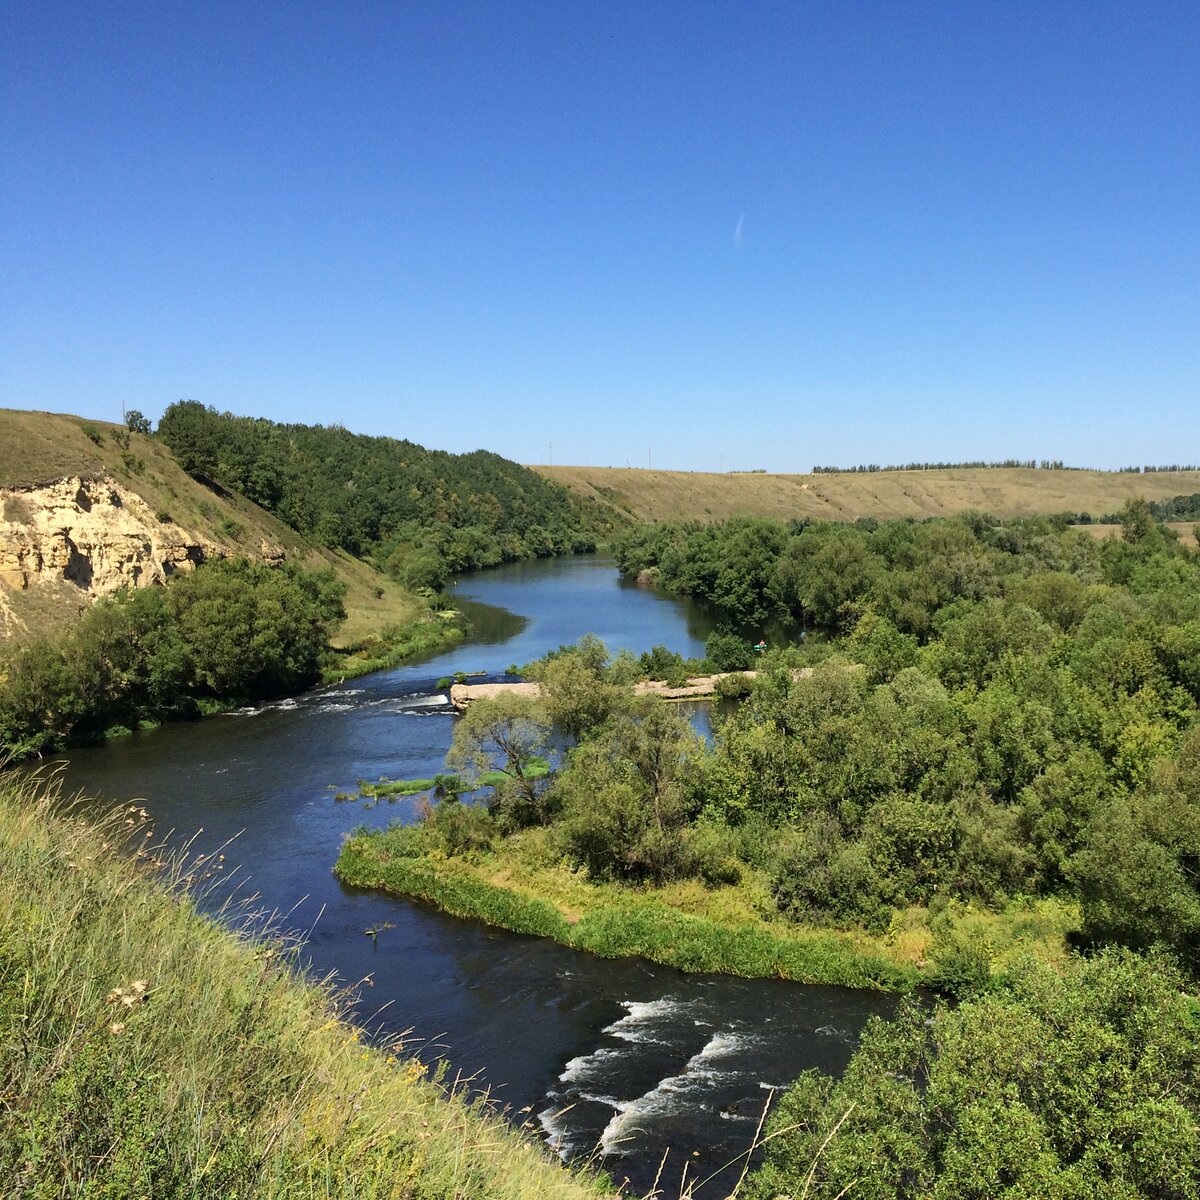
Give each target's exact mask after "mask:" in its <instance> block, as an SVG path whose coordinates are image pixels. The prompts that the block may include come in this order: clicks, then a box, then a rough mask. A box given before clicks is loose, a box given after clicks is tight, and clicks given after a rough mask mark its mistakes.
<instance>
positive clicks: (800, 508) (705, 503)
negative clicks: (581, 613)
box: [534, 466, 1200, 521]
mask: <svg viewBox="0 0 1200 1200" xmlns="http://www.w3.org/2000/svg"><path fill="white" fill-rule="evenodd" d="M534 470H536V471H539V472H540V473H541V474H542V475H544V476H545V477H546V478H547V479H552V480H554V481H555V482H556V483H561V484H563V485H564V486H566V487H568V488H570V489H571V491H572V492H574V493H575V494H576V495H577V496H580V497H581V498H585V499H591V500H595V501H597V502H599V503H601V504H605V505H608V506H609V507H610V508H611V509H612V510H613V511H614V513H616V514H618V515H620V516H623V517H626V518H632V519H634V520H638V521H689V520H698V521H721V520H724V519H725V518H727V517H734V516H762V517H778V518H781V519H785V520H786V519H791V518H794V517H813V518H819V519H823V520H829V521H855V520H857V519H858V518H859V517H875V518H876V519H877V520H881V521H882V520H889V519H893V518H903V517H913V518H916V519H918V520H921V519H924V518H925V517H944V516H949V515H951V514H952V513H957V512H962V511H963V510H964V509H969V508H970V509H980V510H982V511H985V512H989V513H993V514H994V515H996V516H1001V517H1018V516H1033V515H1036V514H1039V513H1058V512H1068V511H1069V512H1073V513H1089V514H1091V515H1093V516H1095V517H1099V516H1101V515H1102V514H1105V513H1112V512H1116V511H1118V510H1119V509H1120V508H1121V506H1122V505H1123V504H1124V503H1125V501H1126V500H1128V499H1129V498H1130V497H1131V496H1144V497H1145V498H1146V499H1148V500H1166V499H1169V498H1171V497H1174V496H1179V495H1185V494H1189V493H1193V492H1196V491H1197V490H1200V471H1160V472H1153V473H1149V474H1133V473H1118V472H1111V471H1075V470H1035V469H1028V468H1011V467H992V468H948V469H944V470H928V471H880V472H873V473H864V472H851V471H847V472H843V473H824V472H822V473H820V474H815V475H768V474H765V473H759V472H752V473H729V474H713V473H706V472H699V471H697V472H688V471H650V470H643V469H638V468H631V467H625V468H621V467H548V466H539V467H535V468H534Z"/></svg>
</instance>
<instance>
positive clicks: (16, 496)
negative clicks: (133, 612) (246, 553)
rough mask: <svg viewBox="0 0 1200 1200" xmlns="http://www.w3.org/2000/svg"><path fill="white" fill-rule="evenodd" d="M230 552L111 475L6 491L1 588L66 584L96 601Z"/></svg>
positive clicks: (0, 500)
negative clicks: (164, 515) (161, 515)
mask: <svg viewBox="0 0 1200 1200" xmlns="http://www.w3.org/2000/svg"><path fill="white" fill-rule="evenodd" d="M224 554H225V550H224V549H223V548H222V547H220V546H218V545H216V544H215V543H214V542H211V541H207V540H205V539H203V538H200V537H198V536H196V535H195V534H193V533H189V532H188V530H186V529H183V528H182V527H181V526H179V525H177V524H175V522H174V521H159V520H158V519H157V517H156V516H155V515H154V513H153V512H152V511H151V510H150V507H149V506H148V505H147V504H146V502H145V501H144V500H142V498H141V497H140V496H138V495H136V494H135V493H133V492H131V491H129V490H128V489H127V488H125V487H122V486H121V485H120V484H119V483H117V482H116V481H115V480H114V479H112V478H110V477H107V476H101V477H99V478H96V479H84V478H81V477H79V476H70V477H68V478H66V479H62V480H59V481H58V482H57V483H51V484H47V485H45V486H43V487H36V488H0V589H2V588H8V589H11V590H12V591H16V592H24V591H27V590H29V589H32V588H37V587H38V586H39V585H54V586H58V587H61V585H62V583H64V582H65V583H67V584H70V585H73V586H74V587H75V588H76V589H77V590H78V592H79V594H80V598H81V599H89V600H90V599H96V598H98V597H100V596H105V595H107V594H108V593H110V592H113V591H116V589H117V588H122V587H148V586H150V585H153V584H159V583H163V582H164V581H165V580H166V579H167V578H169V577H170V576H171V575H174V574H176V573H178V572H181V571H192V570H195V568H196V566H197V565H198V564H200V563H202V562H204V561H205V560H206V559H209V558H214V557H222V556H223V555H224ZM0 599H2V597H0Z"/></svg>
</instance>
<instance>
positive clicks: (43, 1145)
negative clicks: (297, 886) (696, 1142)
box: [0, 777, 603, 1200]
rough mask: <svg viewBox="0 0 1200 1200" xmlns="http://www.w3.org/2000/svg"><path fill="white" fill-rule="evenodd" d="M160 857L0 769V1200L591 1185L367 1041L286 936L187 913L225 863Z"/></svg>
mask: <svg viewBox="0 0 1200 1200" xmlns="http://www.w3.org/2000/svg"><path fill="white" fill-rule="evenodd" d="M121 841H125V842H126V844H127V846H128V847H129V852H128V853H125V854H118V853H117V852H116V851H115V849H114V846H115V845H116V844H118V843H119V842H121ZM136 846H143V847H145V849H142V850H137V851H136V852H134V851H133V847H136ZM159 855H160V851H159V850H158V849H157V848H156V847H155V838H154V837H153V835H150V834H148V831H147V829H146V823H145V819H144V814H143V813H141V812H140V811H139V810H137V809H135V808H132V807H131V808H130V809H129V810H128V811H119V812H117V813H116V815H115V816H114V817H111V818H109V819H108V820H107V821H106V822H104V823H103V824H102V825H101V826H100V827H99V828H96V827H93V826H91V825H90V824H88V823H87V822H85V821H83V820H81V819H78V818H77V817H73V816H71V815H70V814H69V813H67V812H64V811H63V810H62V809H61V807H59V806H55V805H54V804H53V803H52V802H51V800H50V799H49V798H48V797H47V795H46V792H45V790H44V789H41V788H38V787H36V786H34V787H31V786H30V785H29V784H20V783H17V782H16V781H15V780H13V779H12V778H11V777H9V778H7V779H3V778H0V1095H2V1096H3V1102H2V1103H0V1191H2V1192H3V1194H4V1195H13V1196H38V1197H42V1198H43V1200H51V1198H54V1197H64V1198H65V1197H77V1196H97V1197H100V1196H111V1197H117V1196H122V1197H124V1196H154V1197H156V1200H174V1198H180V1200H182V1198H183V1197H194V1196H197V1195H212V1196H235V1195H236V1196H237V1197H239V1200H249V1198H252V1197H264V1198H265V1197H271V1198H272V1200H284V1198H289V1197H296V1198H301V1197H303V1198H304V1200H310V1198H311V1197H315V1196H323V1197H347V1198H350V1197H353V1198H354V1200H371V1198H376V1197H378V1198H383V1197H395V1198H397V1200H399V1198H401V1197H404V1198H407V1200H418V1198H422V1197H425V1198H428V1200H434V1198H437V1200H442V1198H443V1197H457V1198H459V1200H475V1198H478V1200H493V1198H495V1200H534V1198H535V1197H538V1198H540V1197H558V1198H561V1200H574V1198H580V1200H582V1198H583V1197H585V1196H598V1195H600V1194H602V1191H603V1189H602V1188H601V1186H600V1184H599V1183H598V1182H597V1181H596V1180H594V1179H591V1178H588V1177H586V1176H582V1175H577V1174H570V1173H568V1172H567V1171H565V1170H564V1169H562V1168H561V1167H559V1166H558V1165H557V1164H556V1163H554V1162H552V1161H550V1160H549V1158H548V1156H547V1155H546V1153H545V1152H544V1151H543V1150H541V1149H540V1148H539V1147H538V1146H536V1145H535V1144H534V1143H533V1142H531V1141H527V1140H525V1139H524V1138H522V1137H520V1136H519V1135H518V1134H517V1133H515V1132H514V1131H513V1130H512V1129H511V1127H510V1126H509V1125H508V1124H507V1122H506V1121H504V1120H503V1119H502V1118H501V1117H500V1116H499V1115H498V1114H496V1113H494V1112H493V1111H490V1110H488V1109H485V1108H483V1107H482V1106H480V1105H479V1104H478V1103H472V1102H470V1100H469V1099H468V1098H467V1097H466V1096H464V1095H463V1094H462V1092H461V1091H460V1092H459V1093H458V1094H456V1095H450V1096H447V1095H446V1093H444V1092H443V1091H442V1089H441V1088H439V1087H436V1086H434V1085H433V1084H432V1083H431V1082H429V1080H428V1079H427V1077H426V1072H425V1070H424V1069H423V1068H422V1067H421V1065H420V1064H419V1063H417V1062H416V1061H414V1060H412V1059H410V1058H408V1057H405V1056H404V1055H403V1054H402V1053H399V1052H389V1051H388V1050H386V1049H384V1050H376V1049H372V1048H368V1047H367V1046H365V1045H364V1044H363V1043H362V1040H361V1035H360V1032H359V1031H358V1030H357V1029H355V1028H354V1027H352V1026H350V1025H348V1024H345V1023H343V1021H342V1020H341V1019H339V1006H338V1003H337V1000H336V997H335V996H334V995H333V994H332V993H331V991H330V990H329V989H328V988H327V987H317V986H313V985H311V984H308V983H304V982H301V981H300V980H299V979H298V978H297V977H296V975H295V974H293V972H292V971H291V970H290V968H289V966H288V962H289V960H290V959H291V957H292V954H291V953H290V952H289V951H288V949H287V947H286V946H284V945H282V944H280V943H274V944H268V943H264V942H261V941H255V940H252V939H251V938H249V937H245V936H241V937H239V936H236V935H234V934H232V933H230V932H228V931H227V930H226V929H225V928H223V927H221V926H219V925H217V924H216V923H214V922H213V921H211V920H207V919H205V918H203V917H201V916H199V915H198V914H197V913H196V911H195V910H194V908H193V907H192V906H191V904H190V903H189V902H188V901H187V900H186V899H185V898H183V896H182V895H181V888H182V886H183V884H184V882H185V881H186V880H187V879H188V878H191V879H192V881H193V883H194V884H195V885H198V886H206V883H205V880H206V878H207V877H210V876H211V877H213V878H216V877H218V876H219V872H220V869H221V865H222V864H221V863H220V861H211V862H205V861H202V860H201V859H199V858H196V859H192V860H187V859H179V860H177V861H176V862H174V863H167V864H163V863H162V862H161V860H160V857H159ZM172 892H173V893H174V894H172Z"/></svg>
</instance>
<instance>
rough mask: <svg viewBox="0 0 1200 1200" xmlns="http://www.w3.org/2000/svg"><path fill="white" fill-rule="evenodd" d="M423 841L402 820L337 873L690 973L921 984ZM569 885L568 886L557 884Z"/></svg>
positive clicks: (346, 859)
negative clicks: (446, 853)
mask: <svg viewBox="0 0 1200 1200" xmlns="http://www.w3.org/2000/svg"><path fill="white" fill-rule="evenodd" d="M420 848H421V845H420V839H419V838H414V837H413V836H412V833H411V831H407V832H406V831H405V830H404V829H403V828H402V827H398V828H396V829H394V830H390V831H389V830H384V831H382V832H378V833H366V832H360V833H358V834H356V835H355V836H354V837H351V838H350V839H349V840H348V841H347V842H346V843H345V845H344V846H343V847H342V851H341V854H340V855H339V857H338V860H337V865H336V867H335V873H336V874H337V875H338V877H339V878H340V879H342V880H343V881H344V882H346V883H349V884H353V885H355V886H357V887H374V888H381V889H383V890H385V891H388V892H393V893H396V894H398V895H404V896H412V897H415V898H417V899H420V900H425V901H428V902H429V903H431V904H434V905H436V906H437V907H438V908H440V909H442V910H443V911H444V912H448V913H451V914H453V915H455V916H460V917H474V918H477V919H479V920H483V921H486V922H487V923H488V924H490V925H497V926H499V927H501V928H503V929H511V930H514V931H515V932H517V933H529V934H536V935H537V936H540V937H550V938H553V939H554V940H555V941H557V942H561V943H562V944H563V945H566V946H571V947H573V948H575V949H577V950H586V951H588V952H589V953H592V954H597V955H600V956H602V957H605V958H618V957H626V956H639V957H642V958H648V959H651V960H653V961H654V962H660V963H665V964H667V965H669V966H673V967H678V968H680V969H681V970H684V971H712V972H720V973H723V974H729V975H743V976H749V977H762V976H766V977H775V978H780V979H792V980H796V981H797V982H801V983H821V984H836V985H842V986H845V987H862V988H884V989H889V990H897V991H904V990H908V989H910V988H912V987H914V986H915V985H916V984H917V983H918V982H919V981H920V979H921V972H920V971H919V970H918V969H916V968H915V967H914V966H912V965H911V964H908V963H905V962H902V961H894V960H891V959H889V958H888V957H887V956H886V954H884V953H881V952H879V951H878V949H877V948H876V947H875V946H873V945H864V944H862V940H861V939H856V938H855V937H853V936H851V935H849V934H844V933H841V932H838V931H834V930H818V929H805V928H794V929H791V930H785V929H783V928H782V927H781V926H779V925H773V926H772V925H768V924H767V923H766V922H765V921H763V920H762V919H761V918H758V919H756V918H755V917H754V916H753V915H748V914H746V913H743V912H735V913H719V912H718V913H716V915H709V914H704V913H696V912H688V911H686V910H685V907H684V904H685V900H684V897H683V893H681V892H680V890H678V889H676V890H674V891H672V890H669V889H662V890H659V891H657V892H656V891H636V890H634V889H631V888H622V887H619V886H616V885H607V886H605V885H594V884H588V883H587V882H586V881H585V880H583V879H582V878H581V877H580V876H578V875H576V874H572V873H571V872H568V871H566V870H565V868H562V867H561V866H559V867H546V868H543V869H541V870H540V871H536V870H535V871H533V872H530V871H527V870H523V869H522V864H520V863H519V862H518V861H517V859H516V858H515V857H514V856H512V855H508V854H504V853H503V852H501V853H500V854H482V855H481V854H475V855H473V856H470V855H469V856H464V857H460V858H446V857H442V856H438V855H434V854H428V855H427V854H420V853H414V851H418V850H420ZM564 875H565V876H568V877H569V879H567V880H564V879H563V878H562V876H564ZM514 876H517V878H516V879H514ZM563 882H566V883H567V884H568V886H567V888H566V889H565V890H564V889H563V888H560V887H558V886H557V885H558V884H559V883H563ZM688 891H689V889H683V892H684V893H686V892H688Z"/></svg>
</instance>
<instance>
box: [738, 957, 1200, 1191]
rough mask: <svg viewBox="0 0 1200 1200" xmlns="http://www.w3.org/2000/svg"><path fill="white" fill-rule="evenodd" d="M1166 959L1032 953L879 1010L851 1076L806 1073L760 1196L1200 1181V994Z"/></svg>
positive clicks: (1142, 1187)
mask: <svg viewBox="0 0 1200 1200" xmlns="http://www.w3.org/2000/svg"><path fill="white" fill-rule="evenodd" d="M1183 982H1184V981H1183V980H1182V978H1181V977H1180V976H1179V974H1178V972H1177V971H1176V970H1175V969H1174V968H1173V967H1172V966H1171V965H1170V964H1168V963H1166V962H1162V961H1147V960H1144V959H1139V958H1137V957H1134V956H1133V955H1130V954H1128V953H1124V952H1109V953H1106V954H1104V955H1102V956H1100V957H1098V958H1097V959H1095V960H1094V961H1083V960H1075V961H1073V962H1072V963H1071V964H1069V966H1068V967H1067V968H1066V969H1065V970H1063V971H1062V972H1061V973H1059V972H1056V971H1054V970H1052V969H1050V968H1048V967H1043V966H1036V965H1033V964H1029V965H1027V966H1025V967H1024V968H1022V969H1021V970H1019V971H1017V972H1015V973H1014V974H1013V975H1012V977H1011V978H1009V979H1007V980H1004V981H1001V982H1000V983H999V984H994V985H993V988H992V990H991V991H990V992H988V993H987V994H984V995H982V996H980V997H978V998H976V999H971V1000H968V1001H966V1002H965V1003H963V1004H962V1005H960V1006H958V1007H957V1008H946V1007H938V1008H936V1009H935V1010H934V1011H933V1013H932V1014H930V1013H929V1012H927V1011H926V1010H925V1009H924V1008H922V1007H921V1006H918V1005H911V1006H910V1007H908V1008H906V1009H905V1010H904V1011H903V1012H902V1014H901V1017H900V1019H899V1020H897V1021H895V1022H892V1023H887V1024H885V1023H884V1022H882V1021H875V1022H873V1023H872V1024H871V1025H869V1026H868V1027H867V1030H866V1032H865V1033H864V1035H863V1039H862V1042H861V1043H860V1045H859V1048H858V1050H857V1051H856V1052H855V1054H854V1058H853V1059H852V1060H851V1063H850V1066H849V1068H848V1069H847V1071H846V1073H845V1075H844V1076H843V1078H842V1079H841V1080H840V1081H837V1082H835V1081H834V1080H832V1079H830V1078H829V1077H827V1076H824V1075H821V1074H819V1073H817V1072H809V1073H808V1074H806V1075H804V1076H802V1077H801V1079H800V1080H799V1081H798V1082H797V1083H796V1085H795V1086H794V1087H793V1088H792V1089H791V1091H789V1092H788V1094H787V1095H786V1096H785V1097H784V1099H783V1101H782V1102H781V1103H780V1105H779V1107H778V1108H777V1109H776V1110H775V1112H774V1114H773V1115H772V1118H771V1120H770V1122H769V1124H768V1130H767V1136H768V1141H767V1149H766V1162H765V1164H764V1166H763V1168H762V1170H761V1171H760V1172H759V1173H757V1174H756V1175H753V1176H751V1178H750V1181H749V1188H748V1190H747V1192H746V1195H747V1196H748V1197H751V1198H754V1200H774V1198H775V1197H778V1196H781V1195H797V1196H798V1195H801V1194H804V1195H807V1196H810V1197H813V1198H814V1200H819V1198H821V1197H824V1198H826V1200H833V1198H834V1197H837V1196H845V1195H854V1196H862V1197H870V1198H875V1200H884V1198H886V1200H903V1198H907V1197H912V1198H914V1200H915V1198H916V1197H935V1198H942V1197H944V1198H945V1200H992V1198H994V1197H997V1196H1011V1197H1029V1198H1030V1200H1032V1198H1033V1197H1049V1196H1055V1197H1084V1196H1114V1197H1116V1196H1122V1197H1151V1196H1153V1197H1164V1198H1165V1197H1179V1198H1180V1200H1183V1198H1185V1197H1191V1196H1195V1195H1197V1193H1198V1191H1200V1141H1198V1140H1197V1138H1196V1127H1197V1123H1198V1122H1200V1074H1198V1073H1197V1064H1198V1063H1200V1010H1198V1008H1197V1004H1196V1001H1195V1000H1193V999H1191V998H1190V997H1188V996H1187V995H1186V994H1185V993H1184V991H1183Z"/></svg>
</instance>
